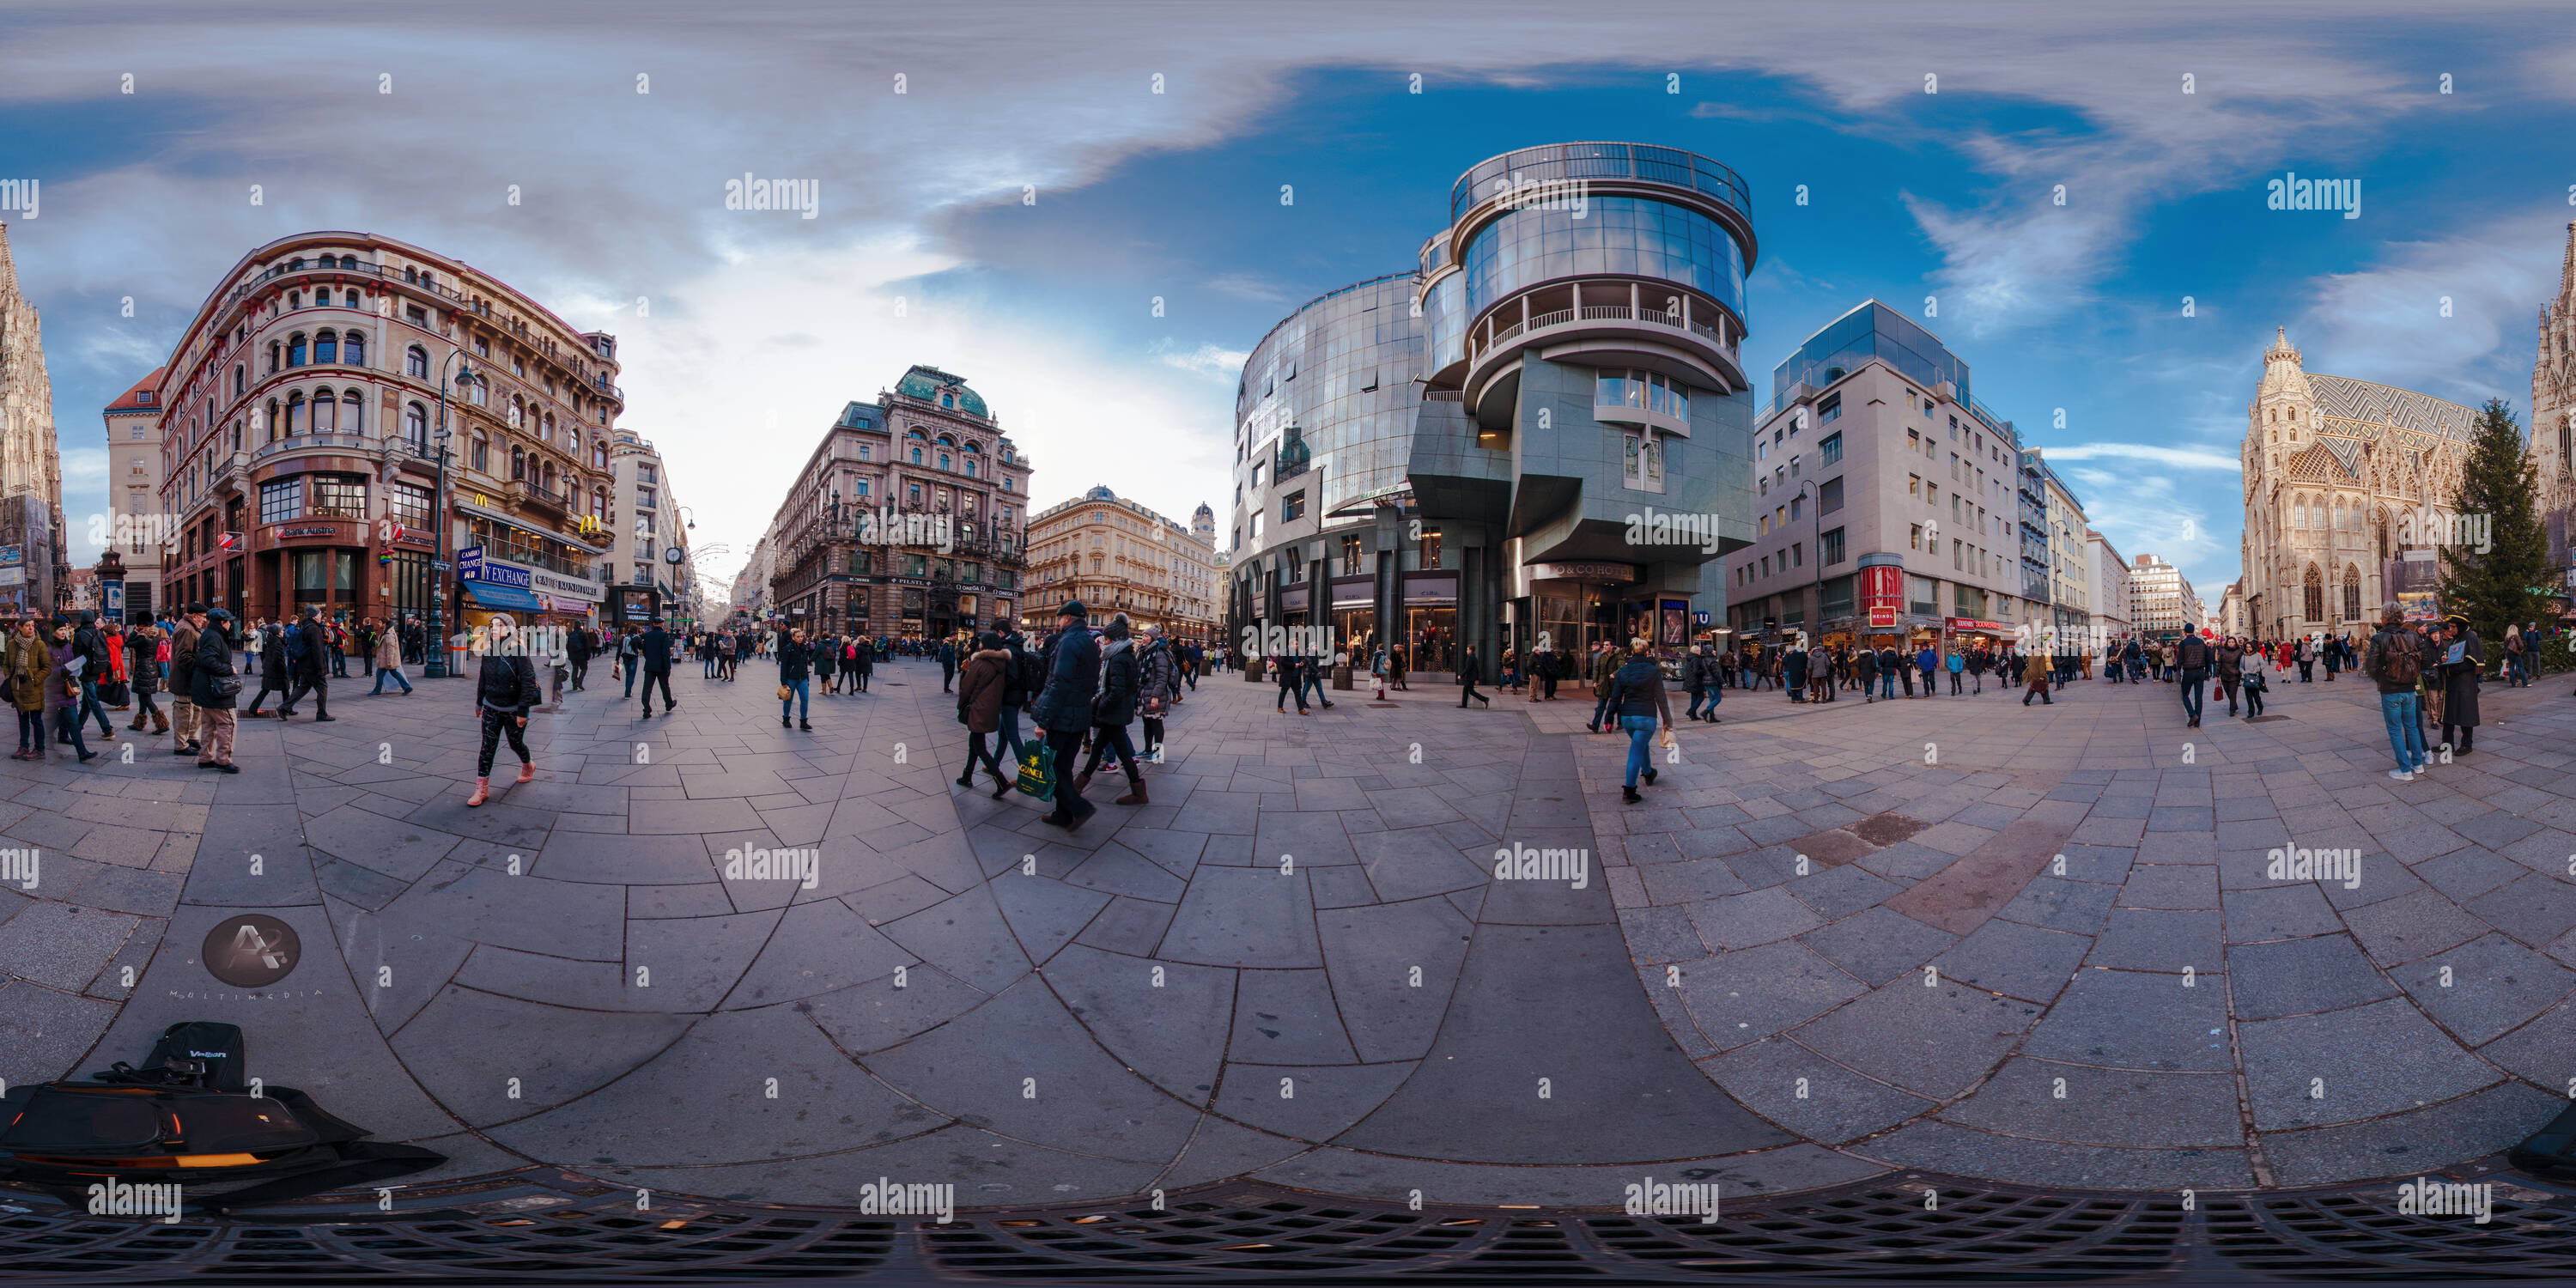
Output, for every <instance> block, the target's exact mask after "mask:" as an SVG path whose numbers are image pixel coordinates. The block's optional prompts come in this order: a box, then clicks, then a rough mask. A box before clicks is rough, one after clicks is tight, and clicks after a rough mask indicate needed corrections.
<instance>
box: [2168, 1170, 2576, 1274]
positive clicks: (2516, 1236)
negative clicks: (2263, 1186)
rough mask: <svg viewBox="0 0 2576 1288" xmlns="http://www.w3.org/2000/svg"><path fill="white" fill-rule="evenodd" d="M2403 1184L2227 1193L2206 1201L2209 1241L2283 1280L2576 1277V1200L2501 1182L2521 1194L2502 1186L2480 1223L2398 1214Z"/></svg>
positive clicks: (2229, 1257) (2240, 1262) (2233, 1259)
mask: <svg viewBox="0 0 2576 1288" xmlns="http://www.w3.org/2000/svg"><path fill="white" fill-rule="evenodd" d="M2395 1188H2396V1187H2395V1186H2394V1185H2393V1184H2382V1185H2377V1186H2373V1187H2372V1188H2371V1190H2370V1191H2368V1192H2360V1193H2354V1192H2347V1193H2340V1194H2318V1195H2310V1196H2305V1197H2289V1198H2269V1197H2265V1198H2241V1197H2230V1198H2225V1199H2220V1200H2218V1201H2216V1202H2213V1203H2209V1204H2207V1205H2206V1206H2207V1207H2208V1222H2209V1228H2208V1235H2207V1242H2208V1245H2209V1247H2210V1249H2211V1250H2212V1251H2213V1252H2215V1253H2217V1254H2218V1256H2219V1257H2220V1258H2222V1259H2224V1261H2225V1262H2226V1263H2228V1264H2230V1265H2234V1266H2237V1267H2241V1268H2245V1269H2255V1270H2260V1271H2262V1272H2264V1274H2266V1275H2267V1276H2270V1277H2274V1278H2279V1279H2413V1278H2442V1277H2448V1276H2475V1277H2478V1278H2517V1279H2525V1278H2546V1279H2576V1200H2571V1199H2570V1198H2569V1197H2568V1196H2564V1195H2556V1194H2542V1193H2539V1192H2537V1191H2531V1190H2524V1189H2521V1187H2519V1186H2513V1187H2507V1186H2503V1185H2499V1186H2497V1187H2496V1188H2497V1189H2498V1190H2499V1191H2504V1190H2507V1189H2508V1188H2510V1189H2512V1190H2514V1191H2515V1194H2513V1195H2508V1194H2504V1193H2499V1194H2498V1196H2497V1198H2496V1200H2495V1207H2494V1211H2493V1214H2492V1217H2491V1219H2490V1220H2489V1221H2488V1222H2487V1223H2486V1224H2485V1225H2477V1224H2474V1223H2472V1222H2471V1221H2470V1220H2469V1218H2466V1217H2430V1216H2402V1215H2399V1214H2398V1212H2397V1208H2396V1205H2395V1204H2394V1203H2392V1202H2391V1201H2390V1198H2389V1196H2390V1194H2391V1192H2392V1191H2393V1190H2394V1189H2395ZM2517 1195H2520V1196H2528V1197H2517Z"/></svg>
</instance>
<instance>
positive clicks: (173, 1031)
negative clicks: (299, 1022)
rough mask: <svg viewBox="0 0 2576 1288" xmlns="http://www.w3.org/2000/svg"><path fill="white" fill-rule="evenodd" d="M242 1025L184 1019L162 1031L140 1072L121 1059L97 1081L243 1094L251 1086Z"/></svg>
mask: <svg viewBox="0 0 2576 1288" xmlns="http://www.w3.org/2000/svg"><path fill="white" fill-rule="evenodd" d="M242 1054H243V1043H242V1031H241V1028H240V1026H238V1025H233V1024H224V1023H221V1022H219V1021H215V1020H182V1021H180V1022H179V1023H177V1024H173V1025H171V1026H170V1027H169V1028H166V1029H163V1030H162V1031H161V1037H160V1039H159V1040H157V1041H155V1042H154V1043H153V1044H152V1054H151V1055H150V1056H148V1057H146V1058H145V1060H144V1064H143V1067H142V1068H140V1069H137V1068H135V1067H134V1066H132V1065H130V1064H127V1063H125V1062H124V1061H122V1060H119V1061H117V1062H116V1063H115V1064H114V1065H111V1066H109V1068H108V1070H107V1071H106V1072H104V1073H93V1074H91V1075H90V1079H91V1080H92V1081H94V1082H105V1083H114V1084H125V1085H145V1086H174V1087H200V1088H203V1089H205V1090H208V1091H243V1090H247V1089H248V1088H249V1086H250V1084H249V1082H247V1081H246V1080H245V1075H244V1074H243V1073H242Z"/></svg>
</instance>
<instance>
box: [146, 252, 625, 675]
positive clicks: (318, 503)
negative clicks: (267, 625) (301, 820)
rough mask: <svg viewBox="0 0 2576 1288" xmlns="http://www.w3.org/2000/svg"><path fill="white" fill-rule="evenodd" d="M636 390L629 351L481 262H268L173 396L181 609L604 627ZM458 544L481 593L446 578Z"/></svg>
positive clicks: (243, 269)
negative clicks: (478, 556)
mask: <svg viewBox="0 0 2576 1288" xmlns="http://www.w3.org/2000/svg"><path fill="white" fill-rule="evenodd" d="M616 377H617V340H616V337H614V336H611V335H608V334H606V333H604V332H597V331H581V330H578V329H576V328H575V327H573V326H572V325H571V324H570V323H567V322H565V321H563V320H562V319H560V318H558V317H556V316H555V315H554V314H553V313H551V312H549V311H548V310H546V309H545V308H543V307H541V306H539V305H538V304H537V303H536V302H535V301H534V300H532V299H530V298H528V297H527V296H525V295H522V294H520V293H519V292H518V291H516V290H514V289H512V288H511V287H510V286H508V285H507V284H505V283H503V282H501V281H500V280H499V279H497V278H494V277H492V276H490V275H489V274H486V273H482V272H479V271H477V270H475V269H473V268H470V267H468V266H467V265H465V264H464V263H463V262H461V261H458V260H453V259H449V258H447V257H445V256H442V255H438V254H435V253H432V252H430V251H427V250H424V249H422V248H420V247H417V246H412V245H409V244H407V243H404V242H400V241H396V240H394V239H392V238H388V237H381V236H376V235H373V234H368V233H353V232H310V233H303V234H299V235H297V236H293V237H287V238H282V239H280V240H278V241H274V242H270V243H269V244H267V245H265V246H261V247H259V248H257V249H255V250H253V251H252V252H251V253H250V254H248V255H245V256H243V257H242V259H241V260H240V262H238V263H236V264H235V265H234V266H233V267H232V269H231V270H230V271H228V272H226V273H225V274H224V277H223V280H222V281H221V282H220V283H219V284H218V285H217V286H216V288H215V291H214V293H213V294H212V295H210V296H209V297H207V299H206V302H205V303H204V304H203V305H202V306H200V307H199V309H198V311H197V315H196V317H195V318H194V319H193V320H192V321H191V322H190V323H189V326H188V329H187V330H186V331H185V332H184V333H182V334H181V336H180V337H179V342H178V343H177V344H176V345H174V346H173V347H172V349H171V352H170V358H169V362H168V364H167V371H166V373H165V374H164V375H163V378H162V391H161V406H162V433H161V441H162V451H163V453H164V461H163V483H162V488H161V506H162V510H163V512H164V513H165V514H167V515H171V516H174V517H175V518H176V520H177V523H176V531H175V532H174V533H173V534H172V535H171V536H170V538H169V542H170V549H169V550H168V551H167V553H166V554H165V558H164V564H163V576H164V583H165V587H166V590H165V594H166V595H167V596H168V597H170V598H175V599H179V600H203V601H205V602H206V603H209V604H221V605H225V606H228V607H230V608H231V609H232V611H233V612H234V613H235V614H236V615H239V616H241V617H243V618H245V619H248V618H252V617H284V616H289V615H292V614H294V613H296V612H298V611H300V610H301V609H303V608H305V607H308V606H318V607H321V608H322V609H323V610H324V611H326V612H333V613H336V612H341V611H346V612H348V613H349V614H350V615H351V616H353V617H365V616H391V615H393V614H395V613H417V614H422V615H424V616H426V614H427V613H428V611H429V609H430V607H431V605H432V604H433V603H436V604H439V605H440V606H441V607H442V608H446V607H450V606H451V605H452V607H453V608H454V609H455V611H454V612H453V613H452V614H449V615H448V616H447V617H446V620H447V621H449V622H451V623H455V624H457V625H459V626H463V625H470V624H473V623H474V622H477V621H479V620H481V619H482V618H483V617H485V616H487V615H488V614H489V613H490V612H493V611H500V610H504V609H506V610H508V611H511V612H513V613H516V614H519V615H521V617H522V620H529V619H536V620H543V621H548V622H551V623H555V624H564V623H570V622H578V621H587V620H591V619H592V618H593V616H594V615H595V614H596V612H597V611H598V608H599V604H600V601H601V600H602V598H603V594H602V582H603V580H604V579H603V578H602V577H600V576H598V575H595V573H594V561H597V560H599V559H601V558H602V557H603V556H606V555H607V554H608V553H609V550H610V548H609V545H608V543H607V541H606V539H605V538H604V537H601V536H597V535H595V534H596V533H598V532H599V531H600V529H601V526H602V525H605V524H608V523H610V522H612V521H613V520H614V514H613V513H612V510H611V507H610V503H609V488H610V486H611V482H612V474H611V470H610V466H609V443H610V441H611V440H612V439H613V438H614V436H615V434H616V424H615V421H616V417H617V415H618V414H619V413H620V411H622V410H623V408H624V405H625V395H624V394H623V393H622V392H621V391H620V390H619V389H618V387H617V382H616ZM442 454H444V456H445V480H446V486H447V491H446V495H445V504H441V498H440V497H439V496H438V494H437V482H438V480H439V478H440V459H441V456H442ZM585 519H587V520H590V522H584V520H585ZM441 528H444V530H445V532H446V541H445V544H444V547H443V549H444V550H445V552H446V553H447V554H448V556H449V558H450V559H451V560H452V559H454V557H455V553H456V552H457V551H459V550H461V549H463V548H464V547H468V546H479V547H481V548H482V551H483V565H482V567H483V569H484V570H485V571H484V572H483V574H482V576H480V577H478V578H475V579H470V580H462V581H460V580H459V575H461V574H463V573H465V572H466V571H467V570H466V569H464V568H461V567H460V568H458V569H457V572H456V574H453V575H452V574H450V573H448V572H447V571H445V570H442V569H439V568H437V567H435V566H434V565H435V563H436V553H435V552H436V551H438V550H439V549H441V548H442V547H440V546H439V545H438V544H436V539H435V536H434V534H435V533H437V532H439V531H440V530H441ZM459 562H461V561H459ZM602 571H604V570H602Z"/></svg>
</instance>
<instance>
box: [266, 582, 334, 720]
mask: <svg viewBox="0 0 2576 1288" xmlns="http://www.w3.org/2000/svg"><path fill="white" fill-rule="evenodd" d="M287 629H288V630H291V631H294V632H295V633H296V638H297V640H298V641H299V642H300V644H301V647H300V649H297V650H293V651H292V653H293V657H294V669H293V673H292V674H291V675H290V676H289V677H288V679H289V680H290V681H291V682H292V683H291V685H290V687H289V688H288V689H287V690H286V701H284V702H283V703H280V704H279V705H278V708H277V718H278V719H280V720H287V719H292V718H293V717H294V715H295V701H296V699H298V698H301V697H303V696H304V695H305V694H307V693H310V694H312V695H313V723H315V724H323V723H326V722H328V721H330V720H333V719H335V718H336V717H334V716H333V715H332V714H331V659H330V656H329V654H330V652H331V632H330V629H329V628H328V627H325V626H324V625H323V624H322V609H321V608H320V606H318V605H307V606H306V607H305V609H304V618H303V620H302V621H299V622H297V623H295V624H294V625H293V626H290V627H288V628H287Z"/></svg>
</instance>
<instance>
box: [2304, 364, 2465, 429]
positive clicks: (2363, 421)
mask: <svg viewBox="0 0 2576 1288" xmlns="http://www.w3.org/2000/svg"><path fill="white" fill-rule="evenodd" d="M2308 387H2309V388H2310V389H2311V390H2313V391H2314V392H2315V394H2316V399H2317V414H2318V415H2320V416H2323V417H2325V418H2326V419H2327V420H2328V421H2341V422H2344V423H2342V424H2330V425H2328V426H2327V428H2328V429H2329V430H2330V431H2331V432H2333V433H2336V434H2350V435H2352V436H2353V437H2355V438H2360V439H2363V440H2365V441H2371V442H2376V441H2378V438H2379V435H2380V431H2381V430H2382V429H2383V428H2384V427H2385V426H2388V425H2391V424H2394V425H2396V426H2397V427H2398V428H2400V429H2411V430H2413V431H2415V432H2416V433H2419V434H2430V435H2433V436H2434V437H2437V438H2447V439H2450V440H2452V441H2453V442H2461V443H2464V442H2467V441H2468V440H2469V437H2470V435H2471V434H2472V433H2473V432H2474V431H2475V429H2476V426H2477V418H2478V414H2477V412H2475V411H2473V410H2471V409H2469V408H2467V407H2463V406H2461V405H2460V404H2458V403H2455V402H2444V401H2443V400H2441V399H2439V398H2435V397H2433V396H2432V395H2430V394H2419V393H2416V392H2415V391H2413V390H2411V389H2398V388H2395V387H2393V386H2390V385H2378V384H2372V383H2371V382H2369V381H2367V380H2353V379H2349V378H2347V377H2344V376H2326V375H2318V374H2316V373H2314V372H2310V373H2309V374H2308ZM2329 441H2331V440H2329Z"/></svg>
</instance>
